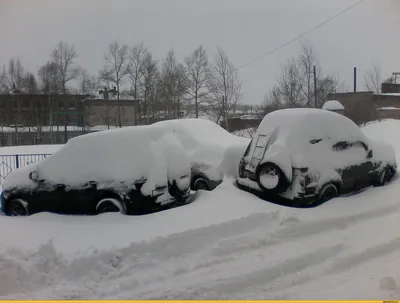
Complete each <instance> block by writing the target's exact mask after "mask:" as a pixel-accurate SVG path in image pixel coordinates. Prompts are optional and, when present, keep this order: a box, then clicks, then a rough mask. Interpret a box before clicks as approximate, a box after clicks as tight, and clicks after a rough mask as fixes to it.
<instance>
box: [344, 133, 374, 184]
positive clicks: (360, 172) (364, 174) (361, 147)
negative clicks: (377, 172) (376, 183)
mask: <svg viewBox="0 0 400 303" xmlns="http://www.w3.org/2000/svg"><path fill="white" fill-rule="evenodd" d="M350 148H351V149H353V150H357V154H359V155H360V164H359V165H357V166H355V167H354V175H355V178H354V182H355V188H363V187H366V186H368V185H370V183H371V173H372V171H373V167H374V165H373V163H372V161H371V160H372V155H371V154H370V153H369V149H368V146H367V145H366V144H365V143H364V142H361V141H357V142H353V143H351V146H350Z"/></svg>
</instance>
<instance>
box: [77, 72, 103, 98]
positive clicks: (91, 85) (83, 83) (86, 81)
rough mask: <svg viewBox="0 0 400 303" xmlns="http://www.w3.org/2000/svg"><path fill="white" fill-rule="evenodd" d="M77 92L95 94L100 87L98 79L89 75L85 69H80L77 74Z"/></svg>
mask: <svg viewBox="0 0 400 303" xmlns="http://www.w3.org/2000/svg"><path fill="white" fill-rule="evenodd" d="M78 80H79V93H81V94H85V95H91V96H95V95H96V94H97V93H98V90H99V88H100V79H98V78H97V77H95V76H91V75H89V73H88V72H87V71H86V70H82V71H81V73H80V75H79V78H78Z"/></svg>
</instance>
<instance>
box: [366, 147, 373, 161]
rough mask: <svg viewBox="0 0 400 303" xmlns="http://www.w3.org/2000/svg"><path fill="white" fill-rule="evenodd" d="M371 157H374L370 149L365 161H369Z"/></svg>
mask: <svg viewBox="0 0 400 303" xmlns="http://www.w3.org/2000/svg"><path fill="white" fill-rule="evenodd" d="M373 156H374V152H373V151H372V149H370V150H369V152H368V154H367V159H371V158H372V157H373Z"/></svg>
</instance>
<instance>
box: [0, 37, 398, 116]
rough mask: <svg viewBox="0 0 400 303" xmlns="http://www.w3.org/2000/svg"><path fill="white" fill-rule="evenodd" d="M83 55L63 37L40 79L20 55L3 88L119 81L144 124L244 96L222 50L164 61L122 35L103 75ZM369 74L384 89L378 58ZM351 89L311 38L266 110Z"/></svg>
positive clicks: (92, 90) (82, 88) (31, 89)
mask: <svg viewBox="0 0 400 303" xmlns="http://www.w3.org/2000/svg"><path fill="white" fill-rule="evenodd" d="M77 58H78V54H77V52H76V50H75V48H74V46H73V45H70V44H68V43H66V42H59V43H58V44H57V45H56V47H55V48H54V49H53V50H52V51H51V52H50V53H49V60H48V61H47V62H46V63H45V64H44V65H43V66H41V67H40V68H39V70H38V73H37V76H36V77H35V75H34V74H32V73H30V72H28V71H26V70H25V69H24V67H23V66H22V64H21V62H20V60H19V59H11V60H10V62H9V64H8V66H3V67H2V69H0V93H4V92H6V93H8V92H10V91H12V90H15V89H16V90H19V91H22V92H24V93H37V92H42V93H46V94H68V93H81V94H90V95H96V94H97V93H98V91H99V90H100V89H103V88H106V89H107V90H111V89H113V88H114V87H115V88H116V94H115V98H116V99H120V98H121V97H122V96H123V97H124V98H125V97H126V96H128V97H129V98H133V99H136V100H140V102H141V105H142V106H141V107H140V108H141V110H142V113H141V116H142V117H143V119H144V121H142V122H147V123H149V119H152V118H159V119H169V118H177V117H180V112H181V110H183V109H185V110H186V114H187V115H191V116H195V117H199V116H200V115H208V116H209V117H211V118H212V119H213V120H214V121H215V122H219V121H221V120H224V119H225V117H226V115H227V113H228V111H231V110H234V109H235V108H236V107H237V105H238V103H239V102H240V101H241V100H242V97H243V95H242V90H241V88H242V82H241V80H240V78H239V75H238V72H237V69H236V68H235V66H234V64H233V62H232V61H231V60H229V58H228V56H227V54H226V53H225V52H224V51H223V50H222V49H221V48H218V49H217V52H216V54H215V55H214V57H213V58H212V60H209V58H208V55H207V52H206V51H205V49H204V48H203V47H202V46H199V47H198V48H196V49H195V50H194V51H193V52H192V53H191V54H189V55H188V56H187V57H185V58H184V60H183V61H182V62H179V60H178V59H177V58H176V55H175V52H174V50H170V51H169V52H168V53H167V55H166V56H165V58H163V59H162V60H161V61H157V60H155V59H154V58H153V56H152V53H151V52H150V51H149V50H148V49H147V48H146V47H145V45H144V44H143V43H139V44H136V45H133V46H128V45H121V44H119V43H118V42H116V41H115V42H113V43H111V44H110V45H109V46H108V49H107V50H106V52H105V55H104V63H103V67H102V68H101V69H100V71H99V72H98V74H97V75H91V74H90V73H89V72H88V71H86V70H84V69H83V68H81V67H80V66H78V65H77V63H76V60H77ZM314 67H315V70H316V75H315V77H314ZM314 79H315V80H314ZM364 80H365V87H366V88H367V89H368V90H372V91H374V92H376V93H380V85H381V82H382V81H381V72H380V69H379V67H378V66H377V65H376V64H374V65H373V68H372V69H371V70H369V71H367V72H366V73H365V75H364ZM385 81H390V79H387V80H385ZM73 87H74V88H73ZM315 87H316V90H315ZM347 89H348V88H347V87H346V84H345V83H343V82H341V81H340V80H339V79H338V77H336V76H334V75H330V74H325V73H324V72H323V69H322V68H321V66H320V64H319V61H318V57H317V54H316V51H315V49H314V47H313V46H312V45H311V44H310V43H309V42H308V41H306V40H303V41H301V43H300V48H299V51H298V53H297V55H296V56H295V57H293V58H290V59H288V60H287V61H285V62H284V63H283V64H282V65H281V72H280V74H279V75H278V77H277V79H276V83H275V85H274V86H273V87H272V88H271V90H270V91H269V92H268V93H267V94H266V95H265V98H264V102H263V106H264V108H265V110H266V111H271V110H275V109H280V108H288V107H321V106H322V105H323V103H324V102H325V101H326V98H327V95H328V94H330V93H335V92H340V91H346V90H347Z"/></svg>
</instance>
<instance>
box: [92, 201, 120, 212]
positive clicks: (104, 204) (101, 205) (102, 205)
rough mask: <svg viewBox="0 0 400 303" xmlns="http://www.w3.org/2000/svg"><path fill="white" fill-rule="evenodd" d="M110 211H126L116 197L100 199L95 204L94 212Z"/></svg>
mask: <svg viewBox="0 0 400 303" xmlns="http://www.w3.org/2000/svg"><path fill="white" fill-rule="evenodd" d="M111 212H119V213H122V214H125V213H126V210H125V207H124V204H123V203H122V202H121V201H120V200H119V199H116V198H104V199H101V200H100V201H99V202H98V203H97V205H96V214H104V213H111Z"/></svg>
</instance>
